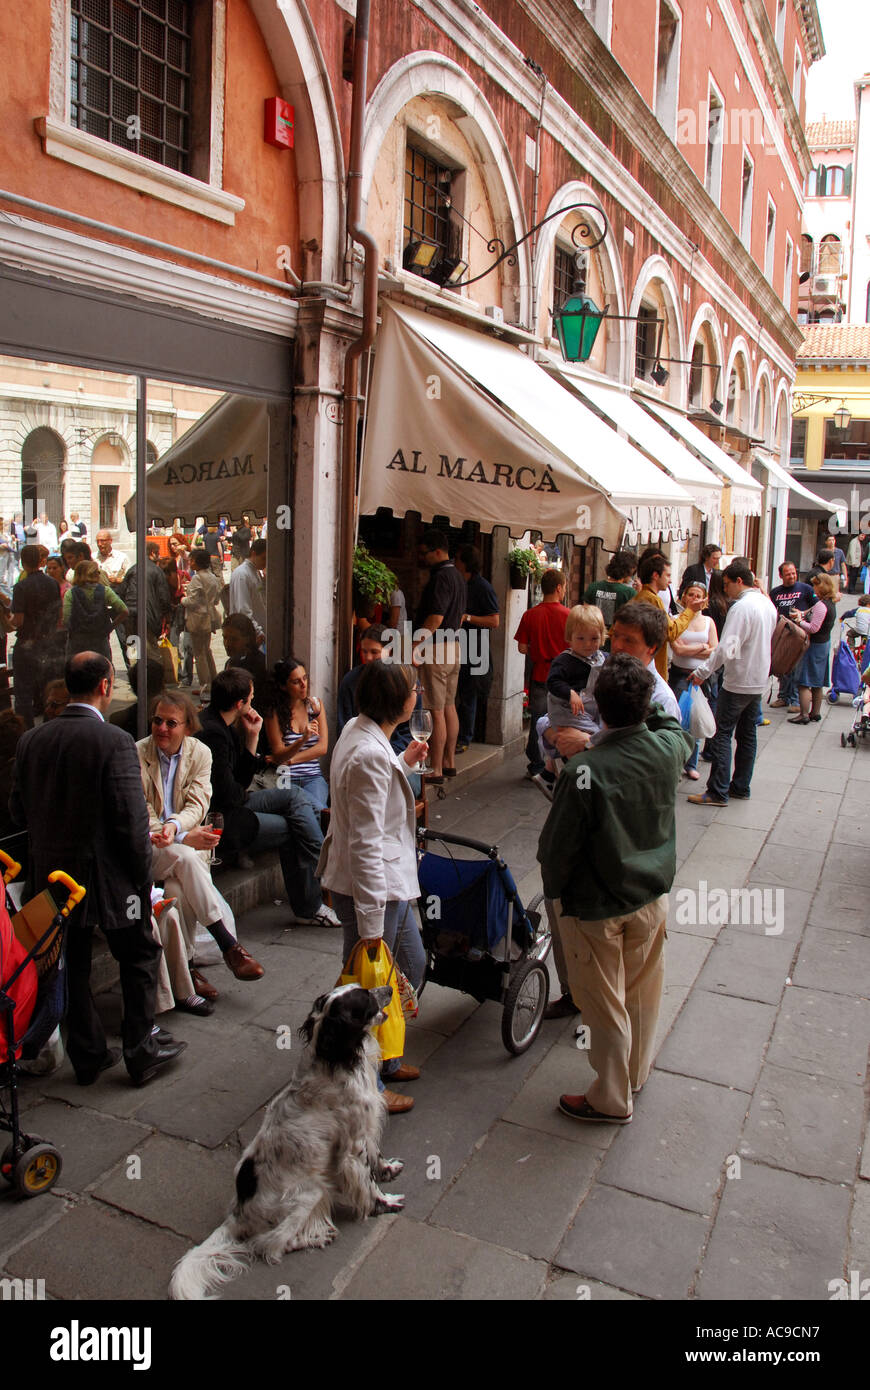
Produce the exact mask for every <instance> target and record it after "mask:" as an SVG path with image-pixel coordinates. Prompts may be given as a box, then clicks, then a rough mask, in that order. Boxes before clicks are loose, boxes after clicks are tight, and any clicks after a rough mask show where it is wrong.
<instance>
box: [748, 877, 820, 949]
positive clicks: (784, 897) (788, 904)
mask: <svg viewBox="0 0 870 1390" xmlns="http://www.w3.org/2000/svg"><path fill="white" fill-rule="evenodd" d="M745 886H746V888H748V889H749V891H750V892H752V891H753V890H755V889H756V888H760V889H761V894H762V897H761V907H762V916H763V917H766V918H767V920H768V922H769V920H770V918H771V917H773V919H774V926H779V925H780V922H781V923H782V927H783V930H782V932H780V933H777V934H773V933H772V934H771V935H770V936H769V937H768V936H765V938H764V939H765V940H767V941H774V940H779V941H789V942H791V943H792V946H794V945H795V944H796V943H797V942H798V941H799V940H800V938H801V936H802V935H803V930H804V926H805V925H806V920H807V914H808V912H809V910H810V904H811V903H812V900H813V895H812V893H810V892H807V891H806V890H805V889H802V888H792V887H791V886H788V887H784V886H783V884H781V883H771V882H770V881H769V880H764V879H763V878H761V877H760V876H759V877H755V875H754V873H753V875H752V876H751V877H750V878H748V879H747V881H746V885H745ZM748 901H749V902H752V901H755V902H757V901H758V899H757V898H756V899H754V900H753V899H749V900H748ZM780 909H781V910H780ZM745 915H746V914H745V912H744V911H743V909H742V906H741V912H740V920H739V921H738V920H737V917H736V915H734V917H733V919H732V920H731V921H729V923H728V930H729V931H739V932H748V933H749V934H750V935H752V936H764V926H763V925H762V926H761V927H759V926H758V925H757V923H756V922H755V920H754V915H755V914H754V910H753V912H752V913H750V920H749V921H746V922H744V921H743V917H744V916H745Z"/></svg>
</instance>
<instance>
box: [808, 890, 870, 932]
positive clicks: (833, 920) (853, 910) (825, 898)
mask: <svg viewBox="0 0 870 1390" xmlns="http://www.w3.org/2000/svg"><path fill="white" fill-rule="evenodd" d="M868 905H870V893H868V892H867V890H866V889H865V888H859V887H857V886H853V885H852V884H849V883H837V882H834V883H827V884H825V886H824V888H822V889H820V890H819V892H818V893H817V894H816V895H815V897H814V898H813V900H812V906H811V908H810V911H809V914H808V917H807V920H808V922H809V923H810V924H811V925H812V926H814V927H822V928H823V929H824V930H826V931H828V930H830V931H849V932H853V933H854V934H855V935H857V936H870V906H868Z"/></svg>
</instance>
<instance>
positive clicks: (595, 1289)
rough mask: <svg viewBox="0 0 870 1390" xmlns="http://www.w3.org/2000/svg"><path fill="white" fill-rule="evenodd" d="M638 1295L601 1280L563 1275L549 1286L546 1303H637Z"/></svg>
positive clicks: (545, 1298) (545, 1295)
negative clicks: (603, 1282)
mask: <svg viewBox="0 0 870 1390" xmlns="http://www.w3.org/2000/svg"><path fill="white" fill-rule="evenodd" d="M638 1297H639V1296H638V1295H637V1294H635V1293H626V1292H625V1290H624V1289H617V1288H614V1287H613V1285H612V1284H602V1283H601V1281H600V1280H599V1279H587V1278H586V1277H585V1276H584V1275H582V1274H581V1275H577V1274H563V1275H561V1276H560V1277H559V1278H558V1279H554V1280H553V1282H552V1284H548V1285H547V1290H546V1293H545V1294H544V1301H545V1302H546V1303H555V1302H559V1303H569V1302H574V1303H579V1302H589V1303H624V1302H629V1303H637V1302H638Z"/></svg>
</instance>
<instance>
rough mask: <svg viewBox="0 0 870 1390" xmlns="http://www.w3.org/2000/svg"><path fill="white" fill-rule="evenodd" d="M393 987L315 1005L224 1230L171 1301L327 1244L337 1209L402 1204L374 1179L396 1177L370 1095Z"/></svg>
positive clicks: (351, 990) (353, 991) (185, 1270)
mask: <svg viewBox="0 0 870 1390" xmlns="http://www.w3.org/2000/svg"><path fill="white" fill-rule="evenodd" d="M392 993H393V991H392V989H391V988H390V986H389V985H385V986H383V987H381V988H379V989H372V990H368V989H361V988H359V986H357V985H340V986H339V987H338V988H337V989H334V990H332V991H331V992H330V993H329V994H322V995H321V996H320V998H319V999H317V1000H315V1002H314V1005H313V1007H312V1010H311V1013H310V1014H309V1016H308V1018H307V1019H306V1020H305V1022H304V1023H303V1025H302V1027H301V1029H300V1030H299V1031H300V1035H301V1036H302V1037H304V1038H305V1039H306V1041H307V1043H308V1046H307V1048H306V1049H305V1053H304V1054H303V1057H302V1061H301V1062H300V1064H299V1069H298V1071H297V1074H296V1076H295V1077H294V1079H293V1080H292V1081H291V1083H290V1085H289V1086H286V1087H285V1088H284V1090H283V1091H280V1092H279V1094H278V1095H277V1096H276V1097H275V1099H274V1100H273V1101H272V1102H271V1104H270V1105H269V1108H268V1109H267V1111H266V1114H265V1115H264V1117H263V1123H262V1125H261V1126H260V1130H259V1133H258V1134H257V1136H256V1138H255V1139H254V1140H253V1142H252V1143H250V1144H249V1145H248V1147H247V1149H245V1152H244V1153H243V1154H242V1158H241V1161H240V1163H239V1166H238V1168H237V1169H236V1201H235V1204H234V1206H233V1209H232V1211H231V1213H230V1215H229V1216H228V1217H227V1219H226V1221H225V1222H224V1223H223V1225H222V1226H219V1227H218V1228H217V1230H216V1231H213V1232H212V1234H211V1235H210V1236H209V1237H208V1239H207V1240H204V1241H203V1243H202V1245H197V1246H196V1247H195V1248H194V1249H193V1250H189V1251H188V1253H187V1254H186V1255H185V1256H183V1258H182V1259H181V1260H180V1261H179V1262H178V1264H177V1265H176V1267H175V1270H174V1273H173V1275H172V1282H171V1283H170V1286H169V1295H170V1298H207V1297H209V1296H210V1295H211V1294H212V1293H213V1292H214V1290H216V1289H218V1288H220V1286H221V1285H222V1284H225V1283H227V1282H228V1281H229V1280H230V1279H233V1278H235V1277H236V1275H237V1274H240V1273H241V1272H242V1271H243V1270H244V1269H245V1268H247V1266H248V1265H249V1264H250V1263H251V1261H252V1260H253V1259H254V1258H256V1257H260V1258H261V1259H264V1260H267V1261H268V1262H269V1263H270V1264H276V1263H277V1262H278V1261H279V1260H280V1259H281V1258H282V1256H283V1255H285V1254H286V1253H287V1252H288V1251H290V1250H306V1249H312V1248H315V1247H322V1246H324V1245H328V1244H329V1242H330V1241H331V1240H333V1239H334V1237H335V1236H336V1235H337V1234H338V1232H337V1231H336V1229H335V1226H334V1225H333V1224H332V1214H333V1211H334V1210H335V1209H336V1208H344V1209H346V1210H347V1211H349V1212H351V1213H352V1214H353V1215H354V1216H355V1217H357V1218H361V1217H364V1216H371V1215H373V1214H375V1215H380V1214H381V1213H382V1212H394V1211H401V1209H402V1207H403V1206H404V1205H405V1199H404V1197H401V1196H391V1195H390V1194H389V1193H386V1192H382V1191H381V1189H380V1187H379V1185H378V1184H379V1182H381V1181H383V1180H384V1179H389V1178H395V1177H397V1176H398V1174H399V1173H401V1171H402V1166H403V1165H402V1164H401V1163H400V1162H399V1160H398V1159H384V1158H382V1157H381V1153H380V1147H379V1146H380V1138H381V1132H382V1130H383V1127H384V1120H385V1118H386V1113H387V1112H386V1107H385V1105H384V1102H383V1100H382V1099H381V1096H380V1093H379V1092H378V1088H377V1075H378V1064H379V1062H380V1048H379V1047H378V1044H377V1042H376V1041H375V1039H374V1038H373V1036H372V1034H371V1031H370V1030H371V1028H372V1027H377V1026H378V1024H380V1023H383V1021H384V1018H385V1017H386V1015H385V1013H384V1009H385V1008H386V1006H387V1004H388V1003H389V1002H390V998H391V996H392Z"/></svg>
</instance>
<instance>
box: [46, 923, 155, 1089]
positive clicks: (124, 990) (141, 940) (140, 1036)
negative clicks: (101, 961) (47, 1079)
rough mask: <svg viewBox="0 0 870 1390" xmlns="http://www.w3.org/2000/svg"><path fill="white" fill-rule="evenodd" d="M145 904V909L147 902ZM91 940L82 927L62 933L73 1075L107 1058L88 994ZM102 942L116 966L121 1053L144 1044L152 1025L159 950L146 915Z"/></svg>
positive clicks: (87, 929)
mask: <svg viewBox="0 0 870 1390" xmlns="http://www.w3.org/2000/svg"><path fill="white" fill-rule="evenodd" d="M144 905H145V907H146V908H147V907H148V902H147V901H145V904H144ZM93 939H94V928H93V927H90V926H85V925H83V924H79V925H74V926H71V927H70V928H69V931H68V934H67V947H66V965H67V988H68V991H69V1002H68V1005H67V1015H66V1021H67V1030H68V1031H67V1043H66V1050H67V1052H68V1053H69V1059H70V1061H71V1062H72V1064H73V1067H74V1069H75V1071H77V1072H89V1071H93V1070H94V1069H95V1068H96V1067H98V1066H99V1064H100V1062H101V1061H102V1060H103V1058H104V1057H105V1055H106V1034H105V1032H104V1031H103V1024H102V1020H101V1018H100V1016H99V1014H98V1013H97V1009H96V1005H95V1004H94V996H93V994H92V993H91V950H92V946H93ZM106 941H107V942H108V945H109V950H110V951H111V952H112V955H113V956H114V957H115V960H116V961H117V962H118V965H119V967H120V972H121V994H122V996H123V1001H124V1016H123V1023H122V1029H121V1036H122V1040H123V1044H124V1051H125V1053H131V1052H134V1051H135V1050H136V1048H137V1047H140V1046H141V1045H142V1044H143V1043H144V1044H147V1043H148V1041H149V1039H150V1036H151V1029H152V1028H153V1026H154V1003H155V997H156V992H157V971H158V967H159V963H160V954H161V949H162V948H161V946H160V944H159V942H157V941H155V939H154V936H153V935H152V932H151V917H150V911H149V913H148V914H147V915H145V916H144V917H143V919H142V920H141V921H138V922H132V923H131V924H130V926H129V927H116V928H114V930H112V931H107V932H106Z"/></svg>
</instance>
